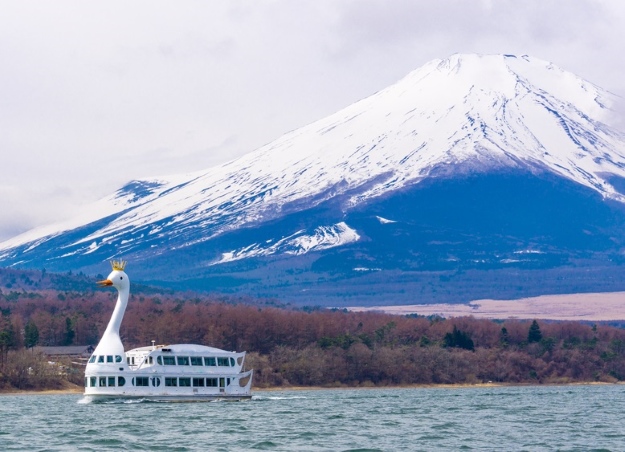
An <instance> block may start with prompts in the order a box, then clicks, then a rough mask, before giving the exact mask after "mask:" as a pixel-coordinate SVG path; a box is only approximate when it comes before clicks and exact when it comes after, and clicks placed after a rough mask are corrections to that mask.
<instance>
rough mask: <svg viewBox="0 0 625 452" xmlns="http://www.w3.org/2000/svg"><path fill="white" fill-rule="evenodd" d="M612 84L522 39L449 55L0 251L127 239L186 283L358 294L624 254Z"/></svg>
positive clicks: (121, 244) (86, 246) (99, 246)
mask: <svg viewBox="0 0 625 452" xmlns="http://www.w3.org/2000/svg"><path fill="white" fill-rule="evenodd" d="M614 101H615V96H613V95H612V94H610V93H608V92H606V91H605V90H603V89H601V88H599V87H597V86H595V85H593V84H592V83H589V82H587V81H585V80H583V79H581V78H579V77H577V76H575V75H574V74H571V73H569V72H566V71H564V70H562V69H560V68H558V67H557V66H555V65H553V64H551V63H548V62H545V61H542V60H539V59H535V58H531V57H528V56H525V55H524V56H520V57H517V56H513V55H453V56H451V57H450V58H447V59H444V60H434V61H431V62H429V63H427V64H425V65H424V66H422V67H421V68H419V69H417V70H415V71H413V72H411V73H410V74H408V75H407V76H406V77H405V78H403V79H402V80H400V81H398V82H397V83H395V84H394V85H392V86H390V87H388V88H386V89H384V90H382V91H379V92H377V93H375V94H374V95H372V96H370V97H368V98H366V99H363V100H361V101H359V102H356V103H354V104H352V105H350V106H349V107H347V108H345V109H343V110H341V111H339V112H337V113H335V114H333V115H331V116H328V117H327V118H324V119H322V120H319V121H317V122H314V123H312V124H309V125H307V126H305V127H302V128H300V129H297V130H295V131H292V132H290V133H287V134H285V135H284V136H282V137H280V138H278V139H277V140H275V141H274V142H271V143H269V144H267V145H265V146H263V147H261V148H259V149H257V150H256V151H254V152H251V153H249V154H247V155H245V156H243V157H241V158H239V159H237V160H233V161H231V162H228V163H226V164H223V165H220V166H216V167H212V168H209V169H207V170H202V171H198V172H196V173H193V174H187V175H177V176H172V177H165V178H159V179H149V180H136V181H132V182H130V183H128V184H127V185H126V186H124V187H122V188H121V189H120V190H118V191H117V192H116V193H114V194H113V195H111V196H110V197H108V198H105V199H103V200H101V201H98V202H97V203H95V204H93V205H92V206H88V207H87V208H86V209H85V211H84V213H83V214H82V215H81V216H80V217H78V218H75V219H73V220H70V221H68V222H65V223H62V224H57V225H51V226H49V227H44V228H40V229H36V230H33V231H30V232H27V233H25V234H22V235H20V236H17V237H15V238H13V239H10V240H8V241H6V242H4V243H2V244H0V264H1V265H19V266H25V267H42V266H43V267H46V268H48V269H52V270H69V269H77V268H79V269H84V270H86V271H91V272H93V271H96V269H97V268H99V267H100V263H101V262H102V261H103V260H106V259H108V258H111V257H117V256H120V255H123V256H124V257H125V258H127V259H129V260H131V261H132V262H133V263H134V262H137V266H138V267H141V266H143V267H144V268H143V270H142V273H141V274H140V276H141V277H143V278H144V279H152V278H156V271H157V269H159V268H169V269H170V274H171V275H172V281H179V284H181V285H182V286H184V282H183V281H184V280H186V281H187V282H189V281H192V282H193V284H195V286H196V287H201V288H205V289H210V288H213V289H215V290H225V289H227V288H234V289H237V290H244V291H248V292H250V293H253V294H257V295H259V294H260V295H267V296H280V295H281V294H287V296H289V297H295V298H297V297H299V296H300V295H301V294H302V293H307V292H309V293H316V294H317V295H316V296H319V297H321V298H324V297H329V298H330V299H332V300H333V302H336V301H337V300H338V301H341V300H344V299H346V297H352V298H351V303H352V304H353V302H354V298H353V297H361V296H362V297H364V298H367V297H365V296H364V295H362V294H360V295H359V293H360V292H359V289H358V287H357V286H359V285H361V284H364V287H366V290H365V292H367V293H370V292H371V290H372V289H371V287H374V286H375V287H380V286H379V284H378V283H379V282H380V281H382V282H385V283H386V282H388V283H389V284H392V285H393V287H395V288H399V289H397V290H399V291H400V292H401V290H402V289H401V287H404V288H405V287H407V286H406V285H405V284H404V283H402V281H404V282H406V281H408V282H406V284H408V286H410V285H411V284H416V285H420V283H421V282H423V281H421V279H420V278H422V277H424V275H425V273H424V272H427V274H428V275H429V276H428V278H429V277H431V275H432V273H431V272H442V273H440V274H439V273H437V276H436V278H438V280H439V281H440V277H441V276H444V277H445V278H449V277H450V276H449V275H450V274H453V275H457V274H458V272H461V273H462V274H466V272H467V271H469V270H470V271H471V272H478V273H479V271H485V270H488V271H490V272H491V273H492V271H495V272H496V273H497V272H498V273H497V274H502V275H508V276H505V277H504V276H502V278H503V279H502V280H505V281H509V280H510V275H511V273H510V269H511V268H516V269H517V270H518V267H519V266H521V267H523V269H524V271H531V270H532V269H535V268H542V269H543V270H544V268H551V269H558V268H564V267H566V268H580V267H579V266H580V265H581V264H579V262H580V261H579V260H580V259H582V260H584V262H585V263H584V265H583V267H584V268H585V269H588V268H598V266H602V265H604V264H605V265H612V264H610V263H613V262H614V256H618V255H620V246H621V239H622V238H623V237H624V235H623V233H620V232H619V228H620V226H621V225H622V224H625V223H621V221H622V220H623V219H625V213H624V212H625V208H624V207H623V205H624V203H625V196H624V193H625V192H623V191H622V190H623V188H625V183H624V181H625V135H624V134H623V133H621V132H618V131H616V130H613V129H611V128H610V127H609V126H608V125H607V124H606V122H607V120H608V118H609V116H610V114H611V110H610V106H611V105H612V103H613V102H614ZM520 257H522V258H520ZM589 262H592V263H589ZM600 263H601V264H600ZM573 264H575V265H573ZM172 268H175V269H176V270H175V271H171V269H172ZM449 272H451V273H450V274H448V273H449ZM608 273H609V272H608ZM296 274H299V275H300V276H299V277H295V276H294V275H296ZM472 274H473V273H472ZM476 275H477V273H476ZM471 278H473V276H472V277H471ZM475 278H478V279H479V277H478V276H475ZM376 281H378V283H376ZM506 284H509V283H506ZM486 285H487V286H488V284H486ZM278 287H282V288H285V289H284V290H278V289H277V288H278ZM463 287H464V286H463ZM333 288H334V289H333ZM346 288H347V289H346ZM595 289H596V287H595ZM397 290H396V291H395V292H397ZM548 290H554V291H559V290H568V289H567V288H566V287H564V286H562V287H561V288H552V289H548ZM311 291H312V292H311ZM315 291H317V292H315ZM421 292H422V293H423V290H422V291H421ZM469 292H470V293H471V294H470V295H467V296H468V297H469V298H470V297H472V296H473V295H472V294H474V291H471V290H469ZM529 292H531V290H529ZM479 293H480V295H483V294H482V292H479ZM506 293H507V292H506ZM527 294H529V293H527ZM527 294H526V293H523V294H522V295H527ZM494 295H496V294H493V296H494ZM449 296H450V297H451V298H452V299H462V297H458V296H457V294H453V293H449ZM337 297H338V298H337ZM424 297H425V298H427V297H426V296H425V295H424ZM370 298H371V297H370ZM374 298H379V297H377V296H372V298H371V301H372V302H374V300H373V299H374ZM390 298H394V297H393V296H391V297H390ZM395 298H396V297H395ZM400 298H402V297H400ZM434 298H438V297H434ZM367 299H369V298H367ZM403 300H404V298H402V301H403ZM375 301H377V302H378V303H379V302H380V300H379V299H377V300H375ZM406 301H408V300H407V299H406ZM412 301H418V300H414V299H413V300H412Z"/></svg>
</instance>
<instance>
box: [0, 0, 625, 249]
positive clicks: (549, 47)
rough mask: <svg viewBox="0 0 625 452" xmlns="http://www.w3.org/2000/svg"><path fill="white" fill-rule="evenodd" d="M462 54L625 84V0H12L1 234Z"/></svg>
mask: <svg viewBox="0 0 625 452" xmlns="http://www.w3.org/2000/svg"><path fill="white" fill-rule="evenodd" d="M453 53H513V54H519V55H521V54H529V55H532V56H534V57H538V58H542V59H545V60H549V61H552V62H554V63H555V64H557V65H559V66H560V67H562V68H563V69H566V70H569V71H572V72H575V73H576V74H578V75H580V76H582V77H584V78H586V79H588V80H590V81H591V82H593V83H595V84H598V85H599V86H602V87H604V88H606V89H608V90H610V91H612V92H614V93H616V94H618V95H620V96H625V77H624V76H623V75H624V71H625V58H623V57H624V56H625V2H623V1H621V0H575V1H573V0H523V1H518V0H436V1H431V0H379V1H378V0H327V1H324V0H298V1H296V0H288V1H287V0H275V1H270V0H249V1H228V0H214V1H209V0H203V1H154V0H150V1H123V2H121V1H119V2H118V1H111V0H107V1H101V2H86V1H83V0H77V1H63V0H55V1H47V0H46V1H23V0H15V1H4V0H0V153H1V157H2V159H1V161H0V240H2V239H6V238H9V237H11V236H13V235H16V234H18V233H20V232H23V231H25V230H28V229H30V228H32V227H34V226H37V225H41V224H46V223H49V222H52V221H58V220H62V219H64V218H66V217H68V216H72V215H73V214H75V213H76V212H77V210H78V209H79V208H80V205H82V204H85V203H89V202H91V201H94V200H96V199H99V198H101V197H102V196H105V195H107V194H110V193H112V192H113V191H115V190H116V189H117V188H119V187H120V186H122V185H123V184H124V183H125V182H127V181H129V180H131V179H136V178H142V177H151V176H159V175H166V174H173V173H181V172H188V171H194V170H198V169H202V168H206V167H209V166H213V165H215V164H219V163H222V162H225V161H227V160H230V159H232V158H235V157H237V156H240V155H242V154H245V153H247V152H250V151H252V150H254V149H256V148H257V147H259V146H261V145H263V144H265V143H267V142H269V141H272V140H274V139H276V138H278V137H279V136H280V135H282V134H283V133H285V132H288V131H289V130H292V129H295V128H297V127H300V126H303V125H306V124H308V123H310V122H312V121H315V120H317V119H320V118H322V117H324V116H327V115H329V114H331V113H333V112H335V111H337V110H339V109H341V108H343V107H345V106H347V105H349V104H351V103H353V102H355V101H357V100H359V99H361V98H363V97H366V96H368V95H370V94H373V93H374V92H376V91H378V90H380V89H383V88H385V87H386V86H388V85H390V84H392V83H394V82H395V81H397V80H399V79H400V78H402V77H403V76H404V75H406V74H407V73H408V72H410V71H411V70H413V69H416V68H418V67H420V66H421V65H423V64H424V63H426V62H427V61H429V60H431V59H434V58H446V57H448V56H449V55H451V54H453Z"/></svg>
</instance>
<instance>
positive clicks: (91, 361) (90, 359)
mask: <svg viewBox="0 0 625 452" xmlns="http://www.w3.org/2000/svg"><path fill="white" fill-rule="evenodd" d="M95 359H96V356H95V355H91V358H89V363H95Z"/></svg>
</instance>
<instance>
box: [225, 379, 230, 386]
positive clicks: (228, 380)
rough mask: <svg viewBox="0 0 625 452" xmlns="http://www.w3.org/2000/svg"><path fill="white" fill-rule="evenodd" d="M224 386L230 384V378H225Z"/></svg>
mask: <svg viewBox="0 0 625 452" xmlns="http://www.w3.org/2000/svg"><path fill="white" fill-rule="evenodd" d="M226 386H230V379H229V378H226Z"/></svg>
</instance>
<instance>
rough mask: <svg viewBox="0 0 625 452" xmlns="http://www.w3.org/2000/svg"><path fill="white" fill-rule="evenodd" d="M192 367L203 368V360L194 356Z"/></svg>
mask: <svg viewBox="0 0 625 452" xmlns="http://www.w3.org/2000/svg"><path fill="white" fill-rule="evenodd" d="M191 365H192V366H201V365H202V358H201V357H199V356H192V357H191Z"/></svg>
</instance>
